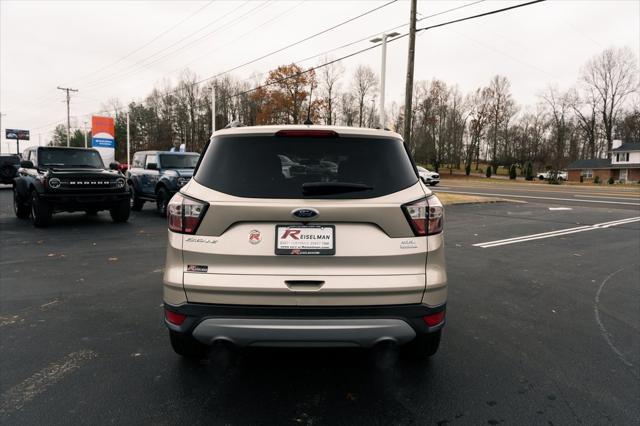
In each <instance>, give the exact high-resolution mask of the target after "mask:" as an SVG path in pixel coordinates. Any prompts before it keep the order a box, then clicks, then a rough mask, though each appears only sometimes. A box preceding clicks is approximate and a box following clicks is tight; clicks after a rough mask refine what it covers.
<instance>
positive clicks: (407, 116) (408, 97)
mask: <svg viewBox="0 0 640 426" xmlns="http://www.w3.org/2000/svg"><path fill="white" fill-rule="evenodd" d="M416 3H417V0H411V16H410V17H409V54H408V58H407V81H406V85H405V89H404V132H403V135H402V136H403V137H404V140H405V142H406V143H407V144H409V147H410V148H411V151H412V152H413V150H414V147H413V145H412V144H411V111H412V101H413V99H412V98H413V64H414V59H415V50H416Z"/></svg>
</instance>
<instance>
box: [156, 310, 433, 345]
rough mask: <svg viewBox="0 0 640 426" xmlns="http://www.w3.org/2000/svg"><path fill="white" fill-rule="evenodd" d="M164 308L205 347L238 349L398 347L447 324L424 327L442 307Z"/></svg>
mask: <svg viewBox="0 0 640 426" xmlns="http://www.w3.org/2000/svg"><path fill="white" fill-rule="evenodd" d="M165 309H166V310H169V311H172V312H175V313H178V314H183V315H186V319H185V320H184V322H183V323H182V324H181V325H175V324H172V323H170V322H169V321H168V320H167V319H166V318H165V324H166V326H167V327H168V328H169V329H170V330H172V331H174V332H178V333H183V334H187V335H192V336H193V337H195V338H196V339H197V340H199V341H200V342H202V343H204V344H208V345H211V344H213V343H214V342H215V341H220V340H223V341H228V342H231V343H233V344H235V345H237V346H331V347H335V346H356V347H371V346H373V345H375V344H376V343H378V342H380V341H383V340H386V341H394V342H396V343H398V344H400V345H402V344H405V343H408V342H409V341H411V340H413V339H414V338H415V337H416V336H417V335H422V334H428V333H433V332H436V331H438V330H440V329H442V327H444V324H445V321H444V320H443V321H442V322H441V323H440V324H437V325H435V326H433V327H429V326H427V324H426V323H425V321H424V319H423V317H424V316H427V315H432V314H436V313H439V312H442V311H443V310H444V309H445V305H441V306H437V307H430V306H426V305H393V306H339V307H337V306H332V307H314V306H309V307H299V306H295V307H288V306H244V305H209V304H198V303H185V304H183V305H179V306H172V305H169V304H165Z"/></svg>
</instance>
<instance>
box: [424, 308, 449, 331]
mask: <svg viewBox="0 0 640 426" xmlns="http://www.w3.org/2000/svg"><path fill="white" fill-rule="evenodd" d="M444 313H445V311H440V312H436V313H435V314H431V315H425V316H424V317H422V319H423V320H424V322H425V324H427V325H428V326H429V327H433V326H436V325H438V324H441V323H442V321H444Z"/></svg>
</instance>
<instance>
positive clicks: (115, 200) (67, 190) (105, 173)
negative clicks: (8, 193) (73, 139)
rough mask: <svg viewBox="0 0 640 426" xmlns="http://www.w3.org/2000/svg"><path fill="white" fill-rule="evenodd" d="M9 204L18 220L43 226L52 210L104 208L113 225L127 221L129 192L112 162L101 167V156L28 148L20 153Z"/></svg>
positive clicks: (93, 210) (89, 211)
mask: <svg viewBox="0 0 640 426" xmlns="http://www.w3.org/2000/svg"><path fill="white" fill-rule="evenodd" d="M22 158H23V160H22V162H21V163H20V169H19V170H18V176H17V177H16V178H15V184H14V189H13V206H14V210H15V214H16V216H17V217H19V218H21V219H26V218H28V217H31V219H32V221H33V224H34V225H35V226H37V227H44V226H47V225H49V223H50V222H51V218H52V214H53V213H56V212H63V211H66V212H74V211H85V212H87V214H91V215H93V214H96V213H97V212H99V211H101V210H109V213H110V214H111V218H112V219H113V221H114V222H126V221H127V220H128V219H129V190H128V188H127V185H126V180H125V178H124V176H123V175H122V174H121V173H119V172H118V170H117V167H118V164H117V163H111V164H110V167H109V169H105V166H104V163H103V162H102V158H101V157H100V154H99V153H98V151H97V150H95V149H87V148H52V147H31V148H27V149H26V150H25V151H24V153H23V155H22Z"/></svg>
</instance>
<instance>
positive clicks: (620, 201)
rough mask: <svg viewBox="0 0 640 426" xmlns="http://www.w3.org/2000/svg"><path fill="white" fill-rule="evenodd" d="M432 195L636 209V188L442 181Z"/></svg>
mask: <svg viewBox="0 0 640 426" xmlns="http://www.w3.org/2000/svg"><path fill="white" fill-rule="evenodd" d="M433 189H434V190H435V191H436V192H448V193H452V194H468V195H486V196H492V197H503V198H509V199H514V200H521V201H526V202H531V203H546V204H554V205H556V204H562V205H567V206H585V207H587V206H592V207H597V206H601V207H607V208H621V209H636V210H640V186H639V185H636V186H626V185H625V186H622V185H612V186H609V185H606V186H586V185H585V186H579V185H570V184H562V185H550V184H547V183H516V182H508V181H506V182H505V181H496V180H487V181H486V182H483V181H482V180H477V179H470V180H466V179H460V178H449V179H447V178H446V175H444V177H443V180H442V182H441V183H440V185H438V186H436V187H434V188H433Z"/></svg>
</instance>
